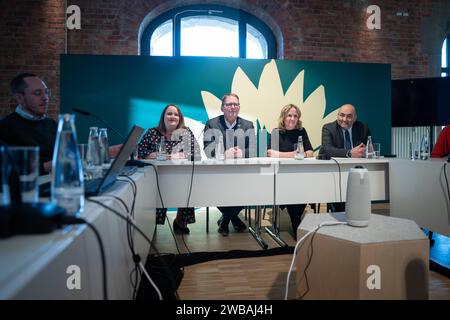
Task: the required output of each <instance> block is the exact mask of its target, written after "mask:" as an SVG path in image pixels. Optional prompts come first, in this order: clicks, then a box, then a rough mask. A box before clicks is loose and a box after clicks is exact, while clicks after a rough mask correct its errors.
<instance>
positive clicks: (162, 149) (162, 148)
mask: <svg viewBox="0 0 450 320" xmlns="http://www.w3.org/2000/svg"><path fill="white" fill-rule="evenodd" d="M166 159H167V153H166V139H165V138H164V136H162V137H161V141H160V143H159V147H158V155H157V157H156V160H159V161H165V160H166Z"/></svg>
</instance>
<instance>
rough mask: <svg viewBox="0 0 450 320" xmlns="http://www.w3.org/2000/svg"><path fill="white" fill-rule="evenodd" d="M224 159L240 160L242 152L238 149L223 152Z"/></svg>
mask: <svg viewBox="0 0 450 320" xmlns="http://www.w3.org/2000/svg"><path fill="white" fill-rule="evenodd" d="M225 158H242V150H241V149H239V148H238V147H233V148H230V149H228V150H227V151H225Z"/></svg>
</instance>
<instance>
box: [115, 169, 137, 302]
mask: <svg viewBox="0 0 450 320" xmlns="http://www.w3.org/2000/svg"><path fill="white" fill-rule="evenodd" d="M123 177H124V178H126V179H127V180H120V179H119V181H124V182H127V183H129V184H130V185H131V189H132V191H133V202H132V206H131V212H129V215H128V216H127V219H131V218H132V219H134V212H135V204H136V198H137V185H136V182H135V181H134V180H133V179H132V178H131V177H128V176H123ZM127 213H128V212H127ZM130 217H131V218H130ZM126 232H127V240H128V247H129V248H130V251H131V255H132V258H133V262H134V268H133V269H132V270H131V272H130V283H131V286H132V287H133V300H134V299H135V298H136V295H137V290H138V284H139V279H140V278H141V276H142V273H141V272H140V268H139V262H140V261H141V257H140V256H139V254H136V250H135V249H134V238H133V230H132V227H131V223H127V225H126ZM133 274H134V280H133V279H132V277H133Z"/></svg>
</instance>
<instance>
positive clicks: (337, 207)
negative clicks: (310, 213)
mask: <svg viewBox="0 0 450 320" xmlns="http://www.w3.org/2000/svg"><path fill="white" fill-rule="evenodd" d="M327 211H331V212H345V202H332V203H328V204H327Z"/></svg>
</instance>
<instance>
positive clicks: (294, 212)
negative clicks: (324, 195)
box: [280, 203, 306, 239]
mask: <svg viewBox="0 0 450 320" xmlns="http://www.w3.org/2000/svg"><path fill="white" fill-rule="evenodd" d="M284 208H287V212H288V214H289V217H290V218H291V226H292V231H293V232H294V239H297V228H298V226H299V225H300V222H301V220H302V215H303V211H305V208H306V204H303V203H302V204H290V205H287V206H280V209H284Z"/></svg>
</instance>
